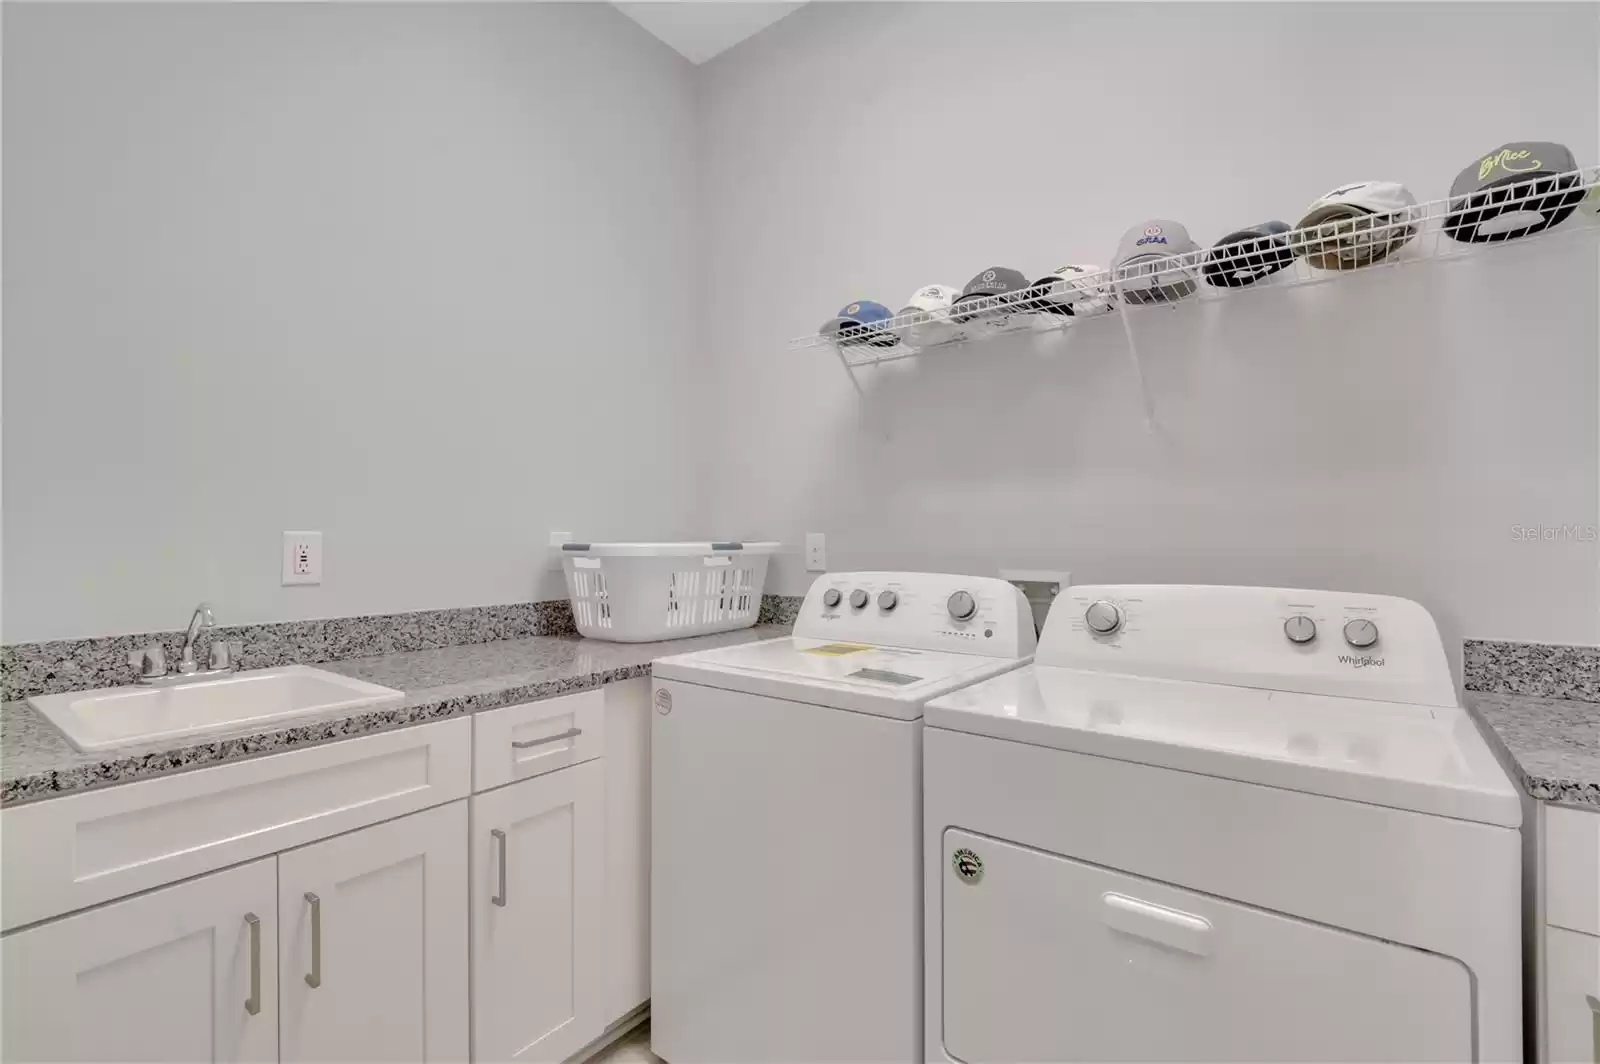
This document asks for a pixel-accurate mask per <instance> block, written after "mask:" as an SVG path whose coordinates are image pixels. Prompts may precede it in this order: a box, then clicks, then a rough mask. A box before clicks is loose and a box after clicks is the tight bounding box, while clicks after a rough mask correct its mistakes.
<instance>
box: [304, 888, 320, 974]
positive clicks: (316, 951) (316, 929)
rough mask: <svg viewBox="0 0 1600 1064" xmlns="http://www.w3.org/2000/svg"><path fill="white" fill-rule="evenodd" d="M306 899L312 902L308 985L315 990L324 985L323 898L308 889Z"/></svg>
mask: <svg viewBox="0 0 1600 1064" xmlns="http://www.w3.org/2000/svg"><path fill="white" fill-rule="evenodd" d="M306 901H307V902H309V903H310V904H311V974H310V975H307V976H306V986H309V987H310V988H311V989H313V990H315V989H316V988H317V987H319V986H321V985H322V899H321V898H319V897H317V896H316V895H315V894H313V893H311V892H310V891H309V890H308V891H306Z"/></svg>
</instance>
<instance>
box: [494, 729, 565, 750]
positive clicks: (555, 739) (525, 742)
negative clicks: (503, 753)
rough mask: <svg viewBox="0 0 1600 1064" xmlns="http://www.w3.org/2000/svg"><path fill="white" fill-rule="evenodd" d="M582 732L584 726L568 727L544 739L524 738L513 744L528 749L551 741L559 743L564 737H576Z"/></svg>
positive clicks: (517, 748) (516, 747)
mask: <svg viewBox="0 0 1600 1064" xmlns="http://www.w3.org/2000/svg"><path fill="white" fill-rule="evenodd" d="M582 734H583V729H582V728H568V729H567V730H566V731H564V732H558V733H557V734H555V735H546V736H545V737H544V738H543V739H524V740H522V741H521V742H520V743H512V744H511V746H512V748H513V749H515V750H526V749H527V748H528V747H530V746H545V745H547V744H549V743H559V742H560V741H561V740H563V739H576V738H577V737H578V736H580V735H582Z"/></svg>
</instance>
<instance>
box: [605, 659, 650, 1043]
mask: <svg viewBox="0 0 1600 1064" xmlns="http://www.w3.org/2000/svg"><path fill="white" fill-rule="evenodd" d="M605 693H606V747H605V749H606V755H605V764H606V913H605V928H606V975H605V979H606V998H605V1001H606V1014H605V1021H606V1023H608V1024H609V1023H611V1022H612V1021H613V1020H618V1019H621V1018H622V1017H623V1016H626V1015H627V1014H628V1013H630V1012H632V1011H633V1010H634V1009H635V1008H637V1007H638V1006H640V1005H642V1004H644V1003H645V1001H647V1000H649V998H650V681H649V680H643V679H640V680H628V681H625V682H623V683H613V684H607V685H606V688H605Z"/></svg>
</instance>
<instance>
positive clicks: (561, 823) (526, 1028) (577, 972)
mask: <svg viewBox="0 0 1600 1064" xmlns="http://www.w3.org/2000/svg"><path fill="white" fill-rule="evenodd" d="M605 800H606V795H605V769H604V767H603V762H601V761H589V762H585V763H584V764H581V765H574V766H572V767H570V768H564V769H561V770H560V771H557V772H552V773H549V774H548V775H543V776H537V777H535V778H533V779H529V780H524V781H522V782H521V783H514V784H511V785H510V786H508V787H502V788H500V789H499V790H495V791H490V792H488V793H486V794H476V795H473V797H472V906H471V908H472V1026H473V1057H474V1059H475V1060H477V1061H485V1062H486V1061H499V1060H538V1061H560V1060H564V1059H565V1058H567V1057H568V1056H571V1055H572V1054H573V1053H574V1052H576V1051H577V1050H579V1049H582V1048H583V1047H584V1046H585V1045H587V1044H588V1043H589V1042H591V1041H593V1040H594V1039H595V1038H597V1037H598V1036H599V1035H600V1033H601V1032H602V1030H604V1028H605V1025H606V1022H607V1021H608V1020H609V1019H610V1018H611V1017H607V1016H606V1015H605V980H604V974H605V951H604V942H605V938H604V932H605V928H604V923H603V920H604V916H603V912H604V898H605Z"/></svg>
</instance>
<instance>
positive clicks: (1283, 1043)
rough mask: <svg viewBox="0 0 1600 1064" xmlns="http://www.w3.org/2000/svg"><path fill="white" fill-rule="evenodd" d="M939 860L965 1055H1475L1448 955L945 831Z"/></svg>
mask: <svg viewBox="0 0 1600 1064" xmlns="http://www.w3.org/2000/svg"><path fill="white" fill-rule="evenodd" d="M944 858H945V859H944V874H943V885H942V891H941V893H942V908H943V927H944V931H943V933H944V968H943V981H944V985H943V992H942V997H943V1007H944V1019H943V1032H944V1048H945V1051H946V1052H947V1053H948V1054H949V1055H950V1056H951V1057H954V1058H955V1059H957V1060H961V1061H966V1062H967V1064H979V1062H984V1061H1044V1060H1048V1061H1072V1060H1094V1061H1178V1060H1182V1061H1223V1060H1228V1061H1269V1060H1270V1061H1330V1060H1338V1061H1378V1060H1405V1061H1432V1060H1440V1061H1443V1060H1451V1061H1464V1060H1471V1059H1473V1056H1474V1053H1473V1049H1474V1047H1473V1038H1472V987H1471V977H1470V974H1469V972H1468V970H1467V969H1466V967H1465V966H1463V965H1462V964H1461V963H1460V962H1459V961H1456V960H1454V959H1451V958H1447V957H1443V956H1440V955H1438V954H1433V953H1425V952H1423V951H1421V950H1417V949H1413V948H1411V947H1408V946H1401V945H1396V944H1394V943H1391V942H1385V941H1382V940H1379V939H1374V938H1368V937H1366V936H1364V935H1358V934H1352V933H1350V932H1347V931H1339V930H1335V929H1333V928H1330V927H1326V926H1323V925H1321V924H1313V923H1308V922H1306V921H1303V920H1296V919H1294V918H1292V917H1288V916H1283V915H1280V914H1278V913H1274V912H1269V911H1267V910H1264V909H1256V908H1252V907H1250V906H1248V905H1240V904H1236V903H1234V902H1228V901H1222V900H1219V899H1217V898H1214V897H1210V896H1208V895H1203V894H1195V893H1192V892H1189V891H1185V890H1181V889H1178V888H1175V887H1171V886H1168V885H1166V884H1163V883H1158V882H1155V881H1153V880H1148V879H1141V878H1139V877H1137V876H1129V875H1123V874H1121V873H1118V872H1113V871H1110V870H1108V869H1105V868H1101V867H1099V866H1096V865H1090V864H1084V863H1082V862H1079V861H1074V860H1071V859H1070V858H1066V857H1060V856H1057V855H1055V854H1048V853H1042V852H1040V851H1037V850H1031V849H1028V848H1027V847H1023V846H1017V845H1014V844H1011V843H1005V842H998V841H995V840H993V839H990V838H987V837H985V836H981V835H974V834H970V833H967V832H964V831H960V830H958V829H955V828H952V829H949V830H947V831H946V832H945V835H944ZM930 997H931V995H930Z"/></svg>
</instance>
